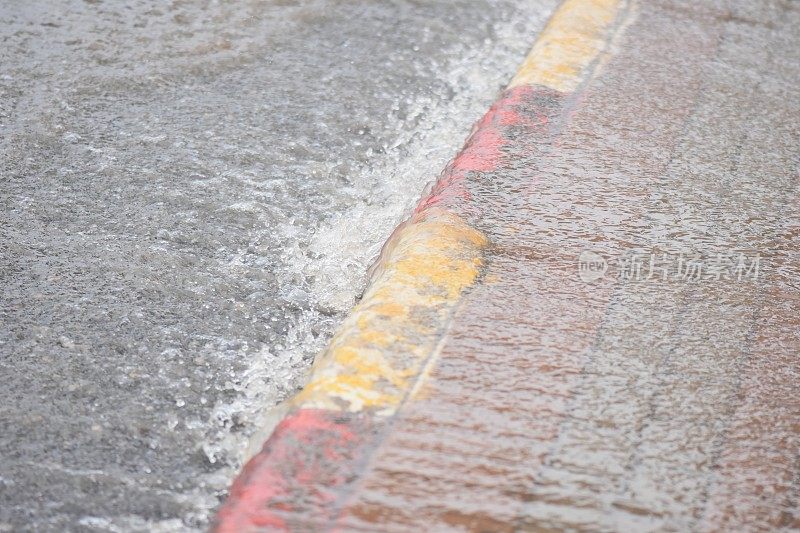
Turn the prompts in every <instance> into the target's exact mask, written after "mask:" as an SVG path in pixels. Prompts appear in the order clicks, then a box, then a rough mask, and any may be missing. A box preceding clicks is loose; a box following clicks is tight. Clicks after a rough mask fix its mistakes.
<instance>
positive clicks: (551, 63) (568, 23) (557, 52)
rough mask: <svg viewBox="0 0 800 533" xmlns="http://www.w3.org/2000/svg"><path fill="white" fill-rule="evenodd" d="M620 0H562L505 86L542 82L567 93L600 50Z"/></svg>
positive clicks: (578, 80) (606, 38) (581, 78)
mask: <svg viewBox="0 0 800 533" xmlns="http://www.w3.org/2000/svg"><path fill="white" fill-rule="evenodd" d="M621 3H622V0H565V1H564V3H563V4H561V7H559V8H558V10H557V11H556V13H555V14H554V15H553V17H552V18H551V19H550V22H548V23H547V26H546V27H545V29H544V30H543V31H542V34H541V35H540V37H539V39H538V40H537V41H536V43H535V44H534V45H533V48H532V49H531V51H530V53H529V54H528V57H527V58H526V59H525V61H524V63H523V64H522V66H521V67H520V69H519V70H518V71H517V74H516V76H514V79H512V80H511V83H510V84H509V88H512V87H518V86H520V85H543V86H545V87H549V88H551V89H555V90H557V91H561V92H565V93H569V92H572V91H574V90H575V89H577V88H578V86H579V85H580V83H581V82H582V81H583V78H584V75H585V73H586V71H587V69H588V68H589V66H590V65H591V64H592V63H593V62H594V60H595V59H596V58H597V57H598V55H599V54H600V53H601V52H603V50H604V48H605V47H606V45H607V43H608V32H609V31H610V29H611V27H612V24H613V23H614V20H615V19H616V17H617V12H618V11H619V7H620V5H621Z"/></svg>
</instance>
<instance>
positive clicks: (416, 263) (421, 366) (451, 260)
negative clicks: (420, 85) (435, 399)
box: [292, 0, 624, 415]
mask: <svg viewBox="0 0 800 533" xmlns="http://www.w3.org/2000/svg"><path fill="white" fill-rule="evenodd" d="M623 1H624V0H565V1H564V3H563V4H562V5H561V7H560V8H559V9H558V10H557V12H556V13H555V14H554V15H553V17H552V18H551V20H550V22H549V23H548V25H547V27H546V28H545V29H544V31H543V32H542V35H541V36H540V38H539V39H538V40H537V42H536V43H535V45H534V46H533V48H532V50H531V52H530V54H529V55H528V57H527V59H526V61H525V63H524V64H523V65H522V67H521V68H520V70H519V71H518V73H517V75H516V76H515V77H514V79H513V80H512V82H511V84H510V85H509V87H515V86H519V85H528V84H538V85H543V86H546V87H549V88H551V89H555V90H558V91H563V92H571V91H574V90H575V89H576V88H577V87H578V86H579V85H580V83H581V82H582V81H583V80H584V79H585V77H586V76H587V75H588V73H589V69H590V67H591V65H592V64H593V63H594V62H595V60H597V59H598V57H599V56H600V55H601V54H602V53H604V52H605V51H606V50H605V48H606V46H607V44H608V42H609V39H610V37H611V36H610V35H609V32H610V28H611V27H612V25H613V23H614V21H615V20H616V17H617V12H618V10H619V7H620V5H621V4H622V2H623ZM417 217H418V218H416V219H412V220H411V221H409V222H407V223H405V224H404V225H402V226H400V227H399V228H398V229H397V230H396V231H395V233H394V234H393V235H392V237H391V238H390V239H389V241H388V242H387V244H386V246H385V247H384V251H383V253H382V256H381V258H380V260H379V262H378V266H377V269H376V271H375V272H373V275H372V280H371V283H370V285H369V287H368V289H367V292H366V293H365V295H364V298H363V300H362V301H361V303H360V304H359V305H357V306H356V307H355V309H354V310H353V311H352V313H351V314H350V316H349V317H348V318H347V319H346V320H345V322H344V323H343V324H342V326H341V327H340V328H339V330H338V333H337V334H336V336H335V337H334V338H333V340H332V341H331V344H330V346H329V347H328V349H327V350H326V351H325V352H324V353H323V354H322V355H321V356H320V357H318V358H317V360H316V361H315V363H314V367H313V368H312V371H311V376H310V379H309V382H308V384H307V385H306V387H305V388H304V389H303V391H302V392H300V393H299V394H298V395H297V396H296V397H295V398H294V399H293V400H292V405H294V406H295V407H299V408H309V409H329V410H340V411H360V410H363V409H369V410H371V411H372V412H374V413H376V414H380V415H389V414H392V413H394V412H395V411H396V410H397V408H398V407H399V406H400V404H401V403H402V402H403V401H404V400H405V399H406V398H408V397H413V396H415V395H416V394H419V393H420V391H421V389H422V387H423V386H424V381H426V380H427V379H428V376H429V374H430V373H431V371H432V369H433V367H434V366H435V365H436V361H437V359H438V355H439V353H440V352H441V349H442V346H443V337H444V335H445V332H446V328H447V326H448V323H449V321H450V319H451V317H452V314H453V313H454V311H455V309H456V308H457V305H458V302H459V300H460V298H461V295H462V293H463V291H464V290H465V289H466V288H467V287H469V286H471V285H472V284H473V283H474V282H475V281H476V279H477V278H478V275H479V273H480V268H481V265H482V261H483V249H484V248H485V247H486V245H487V244H488V242H487V239H486V237H485V236H484V235H483V234H482V233H481V232H479V231H478V230H477V229H475V228H472V227H470V226H469V225H468V224H467V223H466V222H465V221H463V220H462V219H460V218H459V217H458V216H456V215H455V214H453V213H451V212H449V211H445V210H442V209H436V208H433V209H429V210H427V211H425V212H424V214H422V215H417Z"/></svg>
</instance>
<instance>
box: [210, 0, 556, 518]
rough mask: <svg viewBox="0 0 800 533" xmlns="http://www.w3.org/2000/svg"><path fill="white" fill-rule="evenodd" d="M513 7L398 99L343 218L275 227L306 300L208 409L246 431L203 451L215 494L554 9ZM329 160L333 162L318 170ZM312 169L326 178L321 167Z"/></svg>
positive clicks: (292, 294) (254, 445) (291, 286)
mask: <svg viewBox="0 0 800 533" xmlns="http://www.w3.org/2000/svg"><path fill="white" fill-rule="evenodd" d="M522 5H523V7H520V8H519V11H520V12H524V13H529V14H531V15H532V16H531V17H530V18H528V19H526V20H522V21H520V20H505V21H502V22H501V23H498V24H497V25H496V26H494V27H493V35H494V38H493V39H486V40H485V41H484V42H483V44H482V46H480V47H478V48H469V47H466V46H464V45H458V46H455V47H454V48H453V50H451V51H449V52H448V53H447V54H445V56H446V57H449V58H458V59H457V60H453V61H450V62H448V63H447V64H446V65H442V70H441V73H442V74H441V77H442V80H444V81H445V82H446V84H443V87H446V89H441V90H440V91H439V92H433V93H429V94H425V95H423V96H421V97H419V98H417V99H415V100H413V101H404V102H398V106H399V105H400V104H401V103H402V104H403V105H404V107H406V109H408V113H407V116H409V117H412V116H413V117H416V120H417V121H418V122H417V123H416V125H415V126H414V127H413V128H408V127H407V120H406V121H405V122H404V121H403V120H400V119H398V120H397V124H396V128H397V136H396V139H395V140H394V142H393V143H392V144H391V146H386V147H385V152H384V153H382V154H375V155H373V156H372V157H371V158H370V159H369V160H368V161H367V163H366V164H361V165H356V166H354V167H353V171H352V173H351V174H350V175H349V180H350V183H351V187H350V190H349V191H348V192H349V194H351V196H352V206H351V207H350V208H349V209H347V210H346V212H344V213H334V214H333V215H331V216H330V217H329V218H328V219H327V220H323V221H321V222H320V224H319V225H318V227H316V228H314V229H313V231H312V232H310V233H308V232H306V233H304V232H303V231H302V229H299V228H298V227H297V226H295V225H294V224H293V223H292V221H289V222H288V223H286V222H284V223H283V224H282V225H281V227H280V229H279V231H280V232H282V233H283V234H284V235H286V236H291V237H293V239H294V240H293V241H292V242H291V243H290V244H289V245H288V246H287V248H286V249H285V250H284V254H283V259H284V260H285V262H286V264H287V265H288V266H289V268H288V271H287V272H283V273H279V275H280V276H281V277H282V278H283V280H284V282H285V283H284V284H283V285H282V291H283V292H284V296H285V297H287V299H289V300H292V299H293V298H296V299H297V300H298V301H303V300H306V299H307V300H308V301H310V302H311V305H310V306H309V308H308V309H306V310H304V311H303V312H302V313H301V314H300V315H299V317H295V318H294V321H293V323H292V325H291V327H290V329H289V332H288V335H287V336H286V339H285V343H284V344H282V345H277V346H273V347H272V348H271V349H265V350H263V351H262V352H260V353H258V354H256V355H255V356H253V355H251V356H250V357H249V363H248V364H249V368H248V370H247V372H246V373H245V376H244V379H243V380H242V381H241V383H240V384H239V385H238V386H237V390H238V391H239V396H238V397H237V398H236V399H235V400H234V401H233V402H231V403H227V404H222V405H218V406H217V407H216V409H215V410H214V414H213V415H212V419H211V420H209V423H210V424H217V425H219V426H220V427H222V428H227V427H229V426H230V425H231V424H232V421H233V420H236V423H238V424H244V425H245V426H246V429H245V431H244V433H246V434H247V435H248V436H249V437H248V438H242V437H243V436H242V434H241V433H231V432H229V431H225V430H223V431H220V432H219V433H218V434H217V435H216V438H214V439H212V440H210V441H208V442H206V443H204V444H203V449H204V451H205V453H206V454H207V456H208V457H209V460H210V461H215V460H216V459H217V458H218V457H220V456H225V457H227V458H228V462H229V463H231V464H232V467H231V468H230V469H226V470H225V471H219V472H217V473H215V474H214V476H213V478H212V479H209V480H208V483H209V485H212V486H214V487H215V488H216V489H217V490H218V491H224V490H225V488H226V486H227V483H228V482H229V478H230V477H232V476H233V475H234V474H235V472H236V471H237V470H238V469H239V468H240V467H241V465H242V464H243V463H244V461H245V460H246V458H247V457H248V456H249V455H251V454H252V453H254V452H256V451H257V450H258V446H259V445H260V443H261V442H262V441H263V439H264V438H266V437H267V436H268V435H269V432H270V431H271V428H272V427H273V425H274V423H276V421H277V419H278V418H279V417H280V416H281V414H282V412H281V411H280V410H277V411H275V410H273V408H274V407H275V406H276V405H278V404H279V403H280V402H282V401H283V400H285V399H286V398H288V397H289V396H290V395H291V394H292V393H294V392H296V391H297V390H299V389H300V388H301V387H302V385H303V382H304V380H305V377H306V374H307V370H308V368H309V366H310V363H311V361H312V360H313V357H314V356H315V355H316V354H318V353H320V352H321V351H322V350H323V349H324V348H325V346H326V344H327V343H328V341H329V340H330V338H331V336H332V335H333V333H334V331H335V328H336V326H337V324H338V323H339V322H340V321H341V320H342V319H343V318H344V316H346V314H347V312H348V311H349V310H350V309H351V308H352V306H353V304H354V303H355V301H356V300H357V298H358V296H359V295H360V294H361V292H362V291H363V289H364V286H365V283H366V272H367V269H368V267H369V266H370V264H371V263H372V262H373V261H374V260H375V258H376V257H377V256H378V254H379V252H380V249H381V247H382V245H383V243H384V242H385V241H386V239H387V238H388V236H389V235H390V234H391V232H392V231H393V229H394V228H395V227H396V226H397V225H398V224H399V223H400V222H401V221H402V220H403V219H404V218H406V217H407V216H408V215H409V214H410V212H411V210H412V209H413V207H414V205H415V204H416V202H417V201H418V200H419V199H420V197H421V195H422V193H423V191H424V190H425V189H426V187H427V186H429V185H430V184H431V183H432V182H433V181H435V179H436V178H437V176H438V175H439V174H440V172H441V171H442V169H443V168H444V167H445V166H446V164H447V162H448V161H449V160H450V159H451V158H452V157H454V156H455V154H456V153H457V152H458V150H459V149H460V148H461V146H462V143H463V142H464V140H465V139H466V137H467V135H468V134H469V131H470V128H471V126H472V125H473V124H474V123H475V122H476V121H477V120H479V119H480V117H481V116H482V115H483V113H485V111H486V110H487V109H488V107H489V106H490V105H491V103H492V101H493V100H494V99H495V98H496V97H497V95H498V94H499V92H500V90H501V89H502V87H504V85H505V83H506V82H507V81H508V80H509V79H510V77H511V76H512V75H513V73H514V71H515V69H516V68H517V66H518V65H519V63H520V62H521V60H522V59H523V58H524V56H525V54H526V53H527V52H528V50H529V47H530V45H531V44H532V41H533V39H534V36H535V35H536V34H537V33H538V31H540V29H541V28H542V27H543V25H544V23H545V22H546V20H547V18H548V16H549V14H550V12H551V11H552V9H554V8H555V5H556V2H555V1H550V2H546V3H543V2H525V3H522ZM446 93H449V94H446ZM339 163H340V162H338V161H333V162H331V163H330V165H328V168H334V167H336V166H337V165H338V164H339ZM315 171H322V172H324V171H326V170H325V165H322V168H321V169H315ZM287 318H290V317H287ZM211 510H212V509H211V508H208V511H209V512H211Z"/></svg>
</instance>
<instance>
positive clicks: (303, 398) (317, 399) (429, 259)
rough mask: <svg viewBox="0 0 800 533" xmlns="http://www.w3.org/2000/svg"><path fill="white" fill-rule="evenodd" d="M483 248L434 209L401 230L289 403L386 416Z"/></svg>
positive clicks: (461, 225) (408, 385)
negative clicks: (365, 410) (355, 303)
mask: <svg viewBox="0 0 800 533" xmlns="http://www.w3.org/2000/svg"><path fill="white" fill-rule="evenodd" d="M486 244H487V240H486V238H485V237H484V236H483V235H482V234H481V233H480V232H479V231H478V230H476V229H474V228H472V227H470V226H469V225H467V224H466V223H465V222H464V221H463V220H461V219H460V218H459V217H457V216H456V215H454V214H452V213H449V212H446V211H442V210H430V211H429V212H427V213H426V214H425V216H424V218H423V219H421V220H415V221H412V222H410V223H408V224H406V225H404V226H402V227H401V228H400V229H399V230H398V231H397V232H395V234H394V235H393V236H392V238H391V240H390V241H389V243H388V244H387V246H386V249H385V252H384V256H383V257H382V258H381V260H380V263H379V265H380V266H379V268H378V270H377V271H376V272H375V275H374V277H373V280H372V283H371V284H370V286H369V288H368V290H367V292H366V293H365V295H364V298H363V300H362V301H361V303H360V304H358V306H356V308H355V309H354V310H353V312H352V313H351V314H350V316H349V317H348V318H347V319H346V320H345V322H344V323H343V324H342V326H341V328H340V329H339V332H338V334H337V335H336V336H335V337H334V338H333V341H332V342H331V344H330V347H329V348H328V350H327V351H326V352H325V353H324V354H323V355H322V356H321V357H319V358H318V359H317V361H316V362H315V364H314V368H313V369H312V374H311V378H310V380H309V383H308V385H306V387H305V389H303V391H302V392H301V393H299V394H298V395H297V397H296V398H295V400H294V403H295V405H297V406H298V407H303V408H316V409H334V410H345V411H359V410H362V409H365V408H369V409H373V410H375V411H376V412H377V413H379V414H384V415H385V414H391V413H393V412H394V411H395V410H396V408H397V407H398V406H399V405H400V403H401V402H402V401H403V399H404V398H405V397H406V396H407V394H408V392H409V391H410V390H411V389H412V387H414V385H415V383H416V381H417V379H418V378H419V376H420V375H421V374H422V371H423V368H424V366H425V363H426V361H427V359H428V358H429V356H430V354H431V353H432V352H433V351H434V349H435V347H436V345H437V343H438V341H439V339H440V338H441V334H442V333H443V331H444V328H445V326H446V324H447V322H448V319H449V317H450V314H451V312H452V309H453V308H454V307H455V305H456V304H457V302H458V300H459V298H460V296H461V293H462V292H463V291H464V289H465V288H467V287H469V286H470V285H472V284H473V283H474V282H475V279H476V278H477V277H478V274H479V272H480V267H481V264H482V255H483V248H484V247H485V246H486Z"/></svg>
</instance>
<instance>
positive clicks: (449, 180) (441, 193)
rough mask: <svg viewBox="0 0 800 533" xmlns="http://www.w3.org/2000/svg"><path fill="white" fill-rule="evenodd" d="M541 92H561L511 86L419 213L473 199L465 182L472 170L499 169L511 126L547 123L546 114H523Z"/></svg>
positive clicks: (470, 139) (474, 132)
mask: <svg viewBox="0 0 800 533" xmlns="http://www.w3.org/2000/svg"><path fill="white" fill-rule="evenodd" d="M539 92H544V93H547V94H548V95H549V94H551V93H556V94H559V95H560V93H557V92H556V91H553V90H552V89H543V88H537V87H531V86H520V87H514V88H513V89H508V90H507V91H505V92H504V93H503V94H502V95H501V97H500V99H498V100H497V101H496V102H495V103H494V105H492V107H491V108H490V109H489V111H487V112H486V114H485V115H484V116H483V118H482V119H481V120H480V121H479V122H478V123H477V124H476V125H475V127H474V128H473V130H472V134H471V135H470V137H469V138H468V139H467V142H466V143H465V145H464V148H463V149H462V150H461V152H460V153H459V154H458V156H456V158H455V159H454V160H453V161H452V162H451V163H450V164H449V165H448V166H447V168H446V169H445V170H444V172H443V173H442V176H441V177H440V178H439V180H438V181H437V182H436V184H435V185H434V187H433V189H432V190H431V192H430V194H429V195H428V196H426V197H425V198H424V199H422V200H421V201H420V202H419V204H418V205H417V208H416V210H415V212H414V213H415V214H419V213H422V212H424V211H425V210H427V209H429V208H431V207H433V206H445V207H458V204H459V203H464V202H469V200H470V199H471V195H470V193H469V191H468V190H467V187H466V185H465V183H464V182H465V180H466V177H467V175H468V174H469V173H470V172H492V171H494V170H497V168H498V167H499V166H500V163H501V162H502V159H503V150H502V148H503V146H504V145H506V144H507V142H508V138H507V135H506V132H505V129H506V128H508V127H510V126H515V125H520V124H528V123H537V125H539V126H541V125H546V124H547V117H546V115H545V114H538V113H537V114H535V115H534V117H535V118H531V117H530V116H528V115H529V114H528V113H527V112H526V113H524V114H521V113H519V111H518V109H519V107H520V106H521V105H523V104H524V103H525V102H526V101H529V100H530V99H531V97H532V96H533V95H534V94H536V93H539ZM539 121H541V122H539Z"/></svg>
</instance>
